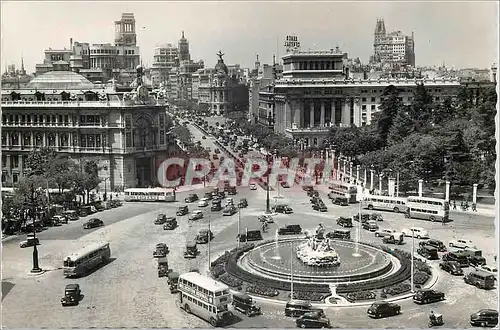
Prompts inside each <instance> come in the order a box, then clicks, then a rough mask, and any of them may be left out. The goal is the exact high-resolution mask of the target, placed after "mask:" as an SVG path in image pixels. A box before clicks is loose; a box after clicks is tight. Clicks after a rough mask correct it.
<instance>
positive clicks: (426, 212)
mask: <svg viewBox="0 0 500 330" xmlns="http://www.w3.org/2000/svg"><path fill="white" fill-rule="evenodd" d="M406 206H407V207H408V210H407V212H406V217H407V218H413V219H423V220H430V221H448V219H449V217H450V204H449V203H448V202H447V201H445V200H444V199H439V198H431V197H418V196H409V197H408V198H407V199H406Z"/></svg>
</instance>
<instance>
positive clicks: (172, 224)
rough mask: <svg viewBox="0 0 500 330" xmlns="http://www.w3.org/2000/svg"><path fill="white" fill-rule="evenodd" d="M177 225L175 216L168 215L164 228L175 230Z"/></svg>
mask: <svg viewBox="0 0 500 330" xmlns="http://www.w3.org/2000/svg"><path fill="white" fill-rule="evenodd" d="M176 227H177V219H176V218H174V217H168V218H167V219H166V221H165V224H164V225H163V229H164V230H173V229H175V228H176Z"/></svg>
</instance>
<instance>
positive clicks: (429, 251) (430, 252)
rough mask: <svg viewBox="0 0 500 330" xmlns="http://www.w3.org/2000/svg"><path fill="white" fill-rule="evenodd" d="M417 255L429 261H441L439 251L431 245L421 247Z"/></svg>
mask: <svg viewBox="0 0 500 330" xmlns="http://www.w3.org/2000/svg"><path fill="white" fill-rule="evenodd" d="M417 253H418V254H420V255H421V256H422V257H424V258H426V259H428V260H439V255H438V250H437V249H436V248H435V247H433V246H430V245H422V246H420V247H419V248H418V249H417Z"/></svg>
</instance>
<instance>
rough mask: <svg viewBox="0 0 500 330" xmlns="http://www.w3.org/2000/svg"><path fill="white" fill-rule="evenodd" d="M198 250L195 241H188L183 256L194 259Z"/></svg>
mask: <svg viewBox="0 0 500 330" xmlns="http://www.w3.org/2000/svg"><path fill="white" fill-rule="evenodd" d="M199 253H200V251H198V246H197V245H196V242H189V243H187V244H186V250H185V251H184V258H186V259H194V258H196V257H197V256H198V254H199Z"/></svg>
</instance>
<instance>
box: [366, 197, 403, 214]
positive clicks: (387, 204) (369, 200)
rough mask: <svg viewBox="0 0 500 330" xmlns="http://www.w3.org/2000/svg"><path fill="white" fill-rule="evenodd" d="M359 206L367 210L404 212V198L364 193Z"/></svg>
mask: <svg viewBox="0 0 500 330" xmlns="http://www.w3.org/2000/svg"><path fill="white" fill-rule="evenodd" d="M361 206H362V207H363V208H365V209H369V210H384V211H393V212H395V213H399V212H402V213H406V211H407V210H408V206H406V198H402V197H389V196H379V195H366V196H365V197H364V198H363V201H362V202H361Z"/></svg>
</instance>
